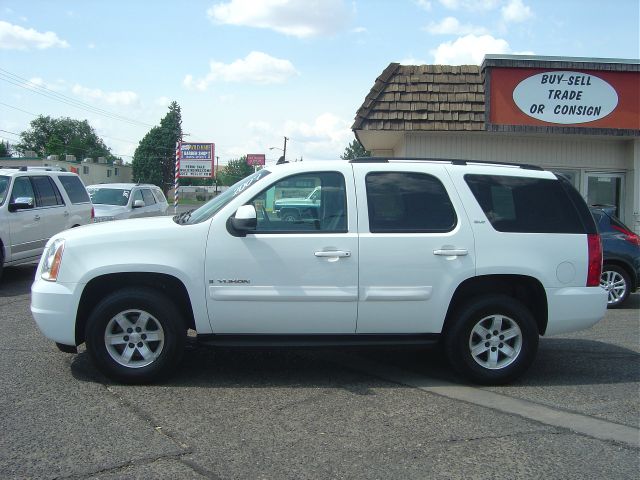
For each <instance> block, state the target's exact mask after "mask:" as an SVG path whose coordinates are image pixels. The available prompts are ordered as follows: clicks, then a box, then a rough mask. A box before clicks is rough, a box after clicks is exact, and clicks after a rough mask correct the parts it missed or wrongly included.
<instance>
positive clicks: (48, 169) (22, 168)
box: [0, 165, 66, 172]
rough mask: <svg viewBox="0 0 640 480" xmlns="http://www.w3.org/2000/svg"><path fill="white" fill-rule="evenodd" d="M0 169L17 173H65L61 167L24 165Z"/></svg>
mask: <svg viewBox="0 0 640 480" xmlns="http://www.w3.org/2000/svg"><path fill="white" fill-rule="evenodd" d="M0 168H2V169H5V170H18V171H19V172H28V171H34V170H35V171H40V172H66V170H65V169H64V168H62V167H38V166H35V167H34V166H25V165H20V166H16V165H12V166H9V167H3V166H0Z"/></svg>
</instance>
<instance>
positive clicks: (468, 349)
mask: <svg viewBox="0 0 640 480" xmlns="http://www.w3.org/2000/svg"><path fill="white" fill-rule="evenodd" d="M494 321H495V322H496V323H495V324H494V323H493V322H494ZM492 326H496V330H494V329H493V328H491V327H492ZM515 326H517V328H515ZM486 327H489V328H487V331H484V330H483V329H485V328H486ZM474 329H475V331H474ZM518 330H519V332H518ZM478 332H484V334H486V335H490V338H487V337H480V335H479V333H478ZM496 332H497V333H498V335H496ZM503 333H504V334H505V335H506V337H510V335H512V334H516V335H517V336H515V337H512V338H506V337H505V335H502V334H503ZM538 336H539V334H538V328H537V325H536V322H535V319H534V318H533V315H532V314H531V312H530V311H529V310H528V309H527V308H526V307H525V306H524V305H522V304H521V303H520V302H518V301H517V300H515V299H513V298H511V297H507V296H506V295H490V296H484V297H478V298H475V299H473V300H471V301H469V302H468V303H466V304H465V305H463V306H462V307H461V308H459V309H458V310H457V311H456V312H455V313H454V316H453V318H451V323H450V324H449V325H448V326H447V329H446V330H445V335H444V342H443V343H444V345H443V346H444V349H445V353H446V355H447V358H448V360H449V363H450V364H451V365H452V367H453V368H454V369H455V370H457V371H458V372H459V373H461V374H462V375H464V376H465V377H467V378H468V379H470V380H471V381H473V382H475V383H479V384H483V385H501V384H505V383H509V382H511V381H513V380H515V379H516V378H518V377H519V376H520V375H522V374H523V373H524V372H525V371H526V370H527V369H528V368H529V367H530V366H531V364H532V363H533V360H534V359H535V356H536V352H537V350H538ZM472 348H475V349H477V350H476V354H475V355H474V354H473V353H472Z"/></svg>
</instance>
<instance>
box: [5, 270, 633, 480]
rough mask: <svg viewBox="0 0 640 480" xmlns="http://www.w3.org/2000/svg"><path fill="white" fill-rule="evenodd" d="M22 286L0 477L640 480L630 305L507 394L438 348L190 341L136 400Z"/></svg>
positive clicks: (14, 311)
mask: <svg viewBox="0 0 640 480" xmlns="http://www.w3.org/2000/svg"><path fill="white" fill-rule="evenodd" d="M33 274H34V267H33V266H23V267H17V268H9V269H5V272H4V277H3V279H2V282H1V283H0V329H1V331H2V334H1V335H0V362H1V365H2V368H1V369H0V379H1V384H2V390H1V393H0V409H1V411H2V415H1V416H0V432H1V435H0V478H3V479H13V478H83V479H84V478H90V479H117V478H118V479H119V478H172V479H177V478H180V479H182V478H185V479H192V478H193V479H199V478H210V479H235V478H238V479H245V478H247V479H262V478H265V479H267V478H268V479H281V478H295V479H303V478H319V479H329V478H331V479H333V478H346V479H351V478H355V479H360V478H362V479H411V478H416V479H418V478H419V479H425V478H439V479H440V478H483V479H484V478H542V477H544V478H562V479H566V478H580V479H584V478H598V479H600V478H617V479H620V478H630V479H637V478H640V474H639V473H638V472H640V433H639V432H640V430H639V429H638V428H639V426H640V425H639V423H640V294H634V295H633V296H632V298H631V301H630V303H629V304H628V305H627V306H626V308H624V309H620V310H615V311H609V312H608V313H607V317H606V318H605V320H604V321H602V322H600V323H599V324H598V325H596V326H595V327H593V328H591V329H590V330H587V331H584V332H579V333H577V334H572V335H566V336H560V337H553V338H548V339H547V338H543V339H542V340H541V344H540V350H539V353H538V358H537V360H536V362H535V364H534V365H533V367H532V369H531V370H530V372H528V374H527V375H526V376H525V377H524V378H523V379H521V380H520V381H519V382H517V383H515V384H512V385H510V386H505V387H492V388H479V387H476V386H473V385H470V384H467V383H466V382H464V381H463V380H462V379H460V378H458V377H457V376H455V375H454V374H453V373H452V372H451V371H450V370H449V368H448V366H447V365H446V364H445V363H444V362H443V361H442V360H441V357H440V355H439V353H438V351H437V350H430V351H424V350H421V349H412V350H402V349H389V348H385V349H374V350H365V349H361V350H337V349H320V350H305V349H278V350H255V349H243V350H233V349H217V350H213V349H210V348H206V347H201V346H198V345H195V344H191V345H189V346H188V350H187V352H186V354H185V358H184V361H183V363H182V366H181V368H180V369H179V371H178V372H177V375H175V376H174V377H172V378H171V379H170V380H169V381H168V382H167V383H164V384H161V385H151V386H142V387H140V386H133V387H132V386H121V385H117V384H113V383H111V382H109V381H108V380H107V379H106V378H104V377H103V376H101V375H100V374H99V373H98V372H97V371H96V370H95V369H94V368H93V366H92V365H91V363H90V362H89V359H88V358H87V355H86V353H85V352H84V350H83V349H81V350H80V353H79V354H78V355H70V354H63V353H61V352H59V351H58V350H57V349H56V348H55V346H54V345H53V344H52V343H51V342H49V341H48V340H46V339H45V338H44V337H43V336H42V335H41V334H40V333H39V332H38V331H37V329H36V326H35V324H34V322H33V320H32V318H31V314H30V312H29V287H30V283H31V279H32V277H33Z"/></svg>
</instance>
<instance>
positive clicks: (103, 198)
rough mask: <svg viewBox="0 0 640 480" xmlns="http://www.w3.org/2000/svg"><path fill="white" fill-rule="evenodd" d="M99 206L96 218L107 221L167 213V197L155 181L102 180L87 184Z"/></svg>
mask: <svg viewBox="0 0 640 480" xmlns="http://www.w3.org/2000/svg"><path fill="white" fill-rule="evenodd" d="M87 190H88V192H89V195H90V196H91V201H92V202H93V204H94V206H95V210H96V216H95V219H94V221H95V222H96V223H97V222H106V221H110V220H122V219H125V218H134V217H153V216H158V215H166V214H167V210H168V208H169V204H168V203H167V199H166V197H165V196H164V193H162V190H160V188H159V187H157V186H155V185H150V184H145V183H101V184H99V185H89V186H88V187H87Z"/></svg>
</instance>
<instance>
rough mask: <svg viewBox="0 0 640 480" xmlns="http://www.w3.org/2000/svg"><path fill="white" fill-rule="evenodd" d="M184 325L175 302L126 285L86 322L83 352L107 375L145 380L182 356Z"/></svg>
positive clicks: (165, 370)
mask: <svg viewBox="0 0 640 480" xmlns="http://www.w3.org/2000/svg"><path fill="white" fill-rule="evenodd" d="M186 332H187V330H186V327H185V323H184V320H183V318H182V315H181V314H180V312H179V310H178V309H177V308H176V306H175V305H174V304H173V303H172V302H171V301H169V300H167V299H166V298H165V297H163V296H161V295H160V294H159V293H157V292H156V291H154V290H151V289H147V288H126V289H122V290H119V291H117V292H115V293H112V294H111V295H109V296H107V297H106V298H105V299H104V300H102V301H101V302H100V303H99V304H98V306H97V307H96V308H95V309H94V310H93V312H91V315H90V316H89V319H88V321H87V328H86V344H87V351H88V352H89V354H90V355H91V358H92V359H93V361H94V362H95V364H96V366H97V367H98V369H99V370H100V371H101V372H102V373H103V374H105V375H106V376H107V377H109V378H111V379H113V380H116V381H119V382H123V383H146V382H150V381H153V380H157V379H158V378H160V377H162V376H165V375H166V374H167V373H169V372H170V371H171V370H172V369H173V368H174V367H175V366H176V365H177V364H178V363H179V361H180V359H181V358H182V353H183V350H184V344H185V341H186Z"/></svg>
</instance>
